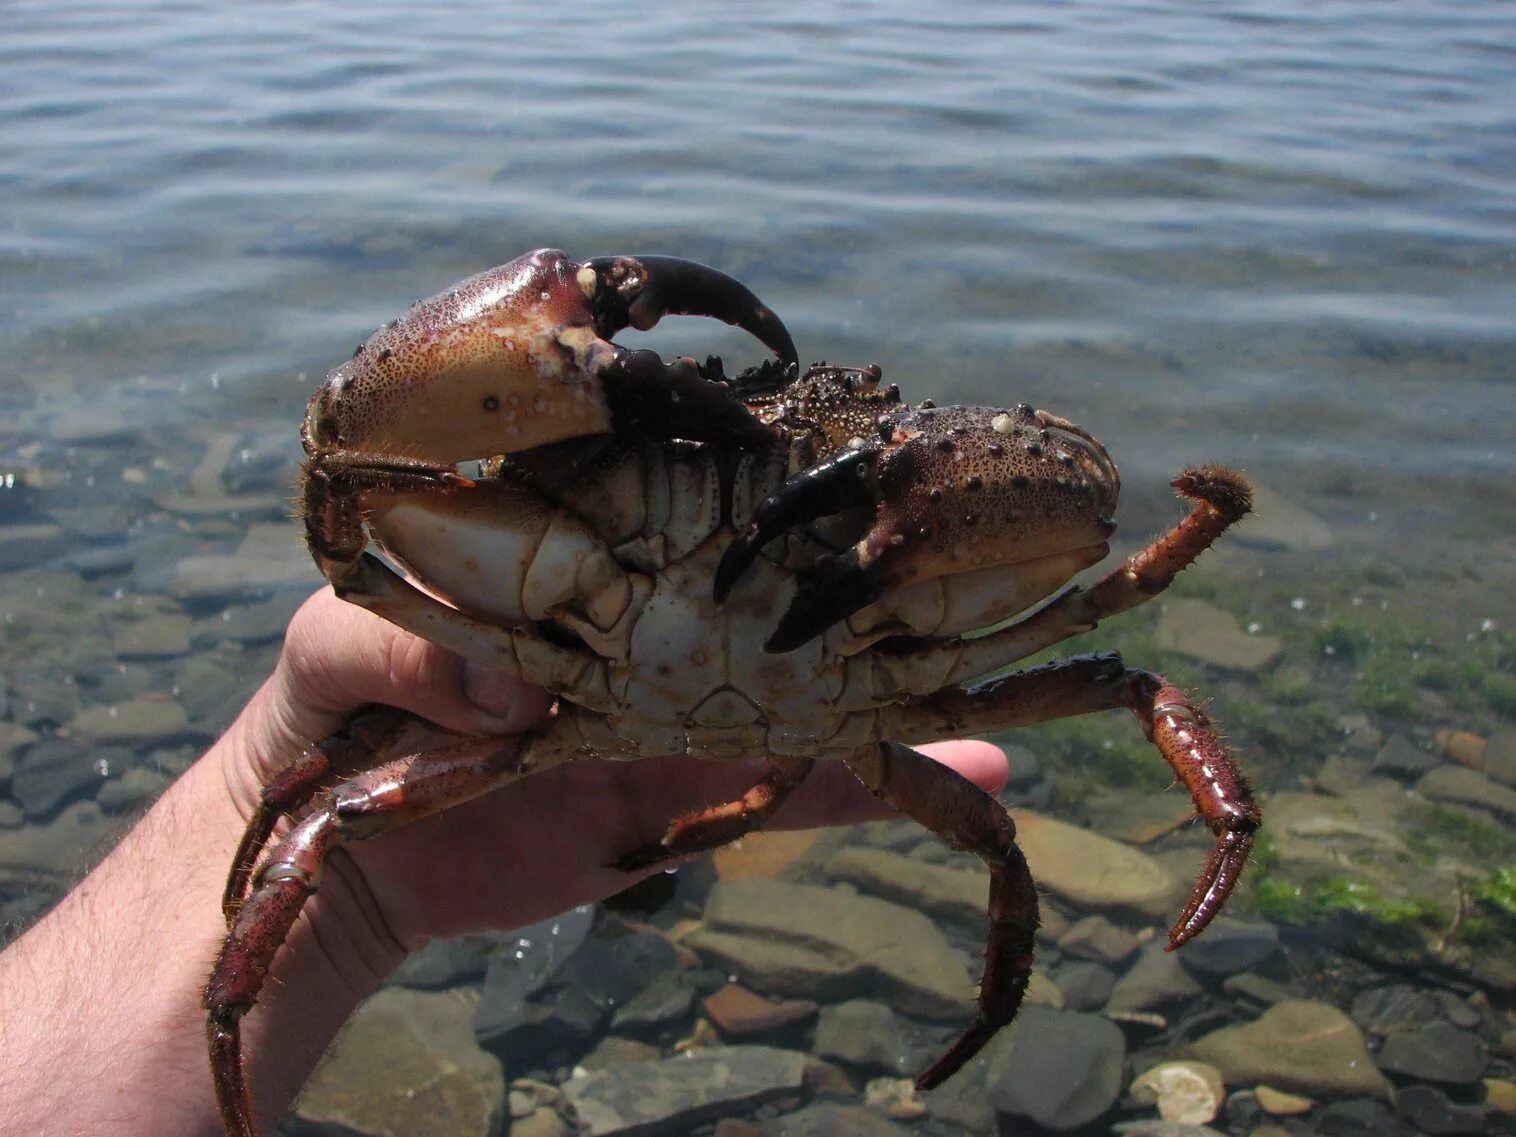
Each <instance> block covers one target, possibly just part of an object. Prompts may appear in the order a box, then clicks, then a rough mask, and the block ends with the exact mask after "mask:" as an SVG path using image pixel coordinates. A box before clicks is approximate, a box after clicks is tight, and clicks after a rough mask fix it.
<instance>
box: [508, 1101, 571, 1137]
mask: <svg viewBox="0 0 1516 1137" xmlns="http://www.w3.org/2000/svg"><path fill="white" fill-rule="evenodd" d="M566 1133H568V1123H567V1122H565V1121H564V1120H563V1118H561V1117H559V1116H558V1111H557V1110H554V1109H550V1108H548V1107H547V1106H543V1107H542V1108H541V1109H534V1110H533V1111H532V1112H531V1113H529V1114H527V1115H526V1116H525V1117H523V1118H520V1119H519V1120H516V1121H512V1122H511V1137H564V1135H565V1134H566Z"/></svg>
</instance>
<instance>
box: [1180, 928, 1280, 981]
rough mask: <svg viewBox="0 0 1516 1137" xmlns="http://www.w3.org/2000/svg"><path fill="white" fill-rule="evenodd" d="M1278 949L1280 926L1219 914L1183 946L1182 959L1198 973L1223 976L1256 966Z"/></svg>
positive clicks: (1183, 962)
mask: <svg viewBox="0 0 1516 1137" xmlns="http://www.w3.org/2000/svg"><path fill="white" fill-rule="evenodd" d="M1278 950H1279V929H1278V928H1276V927H1275V926H1274V925H1273V924H1262V923H1256V922H1253V921H1248V920H1238V919H1236V918H1235V917H1232V916H1218V917H1217V918H1216V919H1214V920H1212V921H1211V923H1210V925H1209V926H1208V927H1207V928H1206V930H1205V934H1204V935H1201V936H1196V937H1195V938H1194V939H1193V940H1191V941H1190V942H1189V943H1187V944H1185V945H1184V949H1183V950H1182V951H1179V952H1177V953H1175V954H1177V955H1178V956H1179V962H1181V963H1182V964H1184V965H1185V966H1186V967H1187V968H1189V969H1190V971H1191V972H1193V973H1195V974H1197V975H1207V976H1215V977H1216V978H1224V977H1225V976H1228V975H1235V974H1237V973H1238V972H1239V971H1247V970H1248V969H1250V968H1253V967H1257V966H1258V965H1259V964H1260V963H1262V962H1264V961H1265V960H1266V959H1268V958H1269V957H1270V956H1272V955H1274V953H1275V952H1277V951H1278Z"/></svg>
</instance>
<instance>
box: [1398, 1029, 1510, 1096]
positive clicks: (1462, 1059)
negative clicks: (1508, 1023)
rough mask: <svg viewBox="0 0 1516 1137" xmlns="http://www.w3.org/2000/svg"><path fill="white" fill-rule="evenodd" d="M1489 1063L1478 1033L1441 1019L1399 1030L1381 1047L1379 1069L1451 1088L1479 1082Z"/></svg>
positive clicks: (1488, 1057)
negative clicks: (1412, 1028) (1410, 1028)
mask: <svg viewBox="0 0 1516 1137" xmlns="http://www.w3.org/2000/svg"><path fill="white" fill-rule="evenodd" d="M1489 1061H1490V1056H1489V1054H1488V1053H1486V1051H1485V1048H1484V1043H1482V1042H1480V1041H1479V1036H1478V1035H1477V1034H1474V1033H1473V1032H1472V1031H1467V1030H1459V1029H1458V1028H1457V1027H1456V1026H1453V1025H1452V1024H1451V1023H1445V1022H1443V1021H1442V1020H1440V1019H1434V1020H1433V1021H1432V1022H1428V1023H1423V1024H1422V1025H1421V1026H1419V1027H1417V1028H1416V1029H1414V1030H1401V1031H1396V1032H1395V1033H1394V1034H1391V1035H1390V1036H1389V1037H1387V1038H1386V1039H1385V1040H1384V1045H1383V1046H1382V1047H1380V1048H1379V1068H1380V1069H1381V1070H1383V1071H1384V1072H1385V1073H1387V1074H1394V1075H1396V1076H1398V1077H1402V1078H1409V1079H1412V1080H1414V1081H1418V1082H1437V1083H1438V1084H1440V1085H1448V1086H1467V1085H1472V1084H1474V1083H1475V1082H1477V1081H1479V1079H1480V1078H1481V1077H1483V1076H1484V1071H1485V1067H1486V1066H1488V1065H1489Z"/></svg>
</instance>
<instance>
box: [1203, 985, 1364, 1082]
mask: <svg viewBox="0 0 1516 1137" xmlns="http://www.w3.org/2000/svg"><path fill="white" fill-rule="evenodd" d="M1189 1053H1190V1056H1192V1057H1195V1058H1198V1059H1200V1060H1201V1061H1202V1062H1209V1063H1210V1064H1211V1065H1213V1066H1215V1067H1216V1068H1217V1069H1218V1070H1220V1071H1221V1073H1222V1076H1223V1077H1224V1078H1225V1079H1226V1080H1227V1083H1228V1084H1229V1085H1237V1084H1242V1085H1249V1084H1253V1083H1257V1082H1266V1083H1268V1084H1269V1085H1271V1086H1277V1087H1279V1088H1281V1089H1286V1090H1292V1091H1295V1092H1298V1093H1303V1094H1309V1095H1312V1096H1315V1097H1324V1098H1334V1097H1351V1096H1362V1095H1368V1096H1373V1097H1379V1098H1384V1097H1388V1096H1389V1086H1388V1084H1387V1083H1386V1082H1385V1080H1384V1078H1383V1076H1382V1075H1381V1074H1380V1073H1379V1071H1378V1070H1377V1069H1375V1067H1374V1061H1373V1059H1372V1057H1370V1055H1369V1051H1368V1047H1367V1046H1365V1045H1364V1041H1363V1035H1362V1033H1361V1032H1360V1031H1359V1029H1358V1026H1357V1024H1355V1023H1354V1022H1353V1020H1352V1019H1350V1018H1348V1017H1347V1015H1345V1014H1343V1013H1342V1012H1341V1011H1339V1010H1338V1009H1337V1008H1336V1007H1333V1006H1331V1005H1330V1004H1327V1003H1318V1002H1314V1001H1310V1000H1303V999H1295V1000H1291V1001H1289V1002H1285V1003H1279V1004H1276V1005H1275V1006H1273V1007H1271V1008H1269V1009H1268V1010H1267V1011H1265V1012H1264V1013H1263V1015H1262V1016H1260V1017H1259V1018H1258V1019H1257V1020H1256V1021H1254V1022H1251V1023H1245V1024H1243V1025H1242V1026H1233V1027H1224V1028H1222V1029H1221V1030H1218V1031H1215V1032H1213V1033H1211V1034H1208V1035H1205V1036H1204V1037H1203V1038H1199V1039H1197V1040H1196V1041H1195V1042H1194V1043H1192V1044H1191V1045H1190V1047H1189Z"/></svg>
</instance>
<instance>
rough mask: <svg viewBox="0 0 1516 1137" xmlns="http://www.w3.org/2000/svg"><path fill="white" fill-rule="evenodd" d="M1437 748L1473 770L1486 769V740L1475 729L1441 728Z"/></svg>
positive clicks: (1437, 736) (1437, 735) (1437, 737)
mask: <svg viewBox="0 0 1516 1137" xmlns="http://www.w3.org/2000/svg"><path fill="white" fill-rule="evenodd" d="M1435 737H1436V739H1437V749H1439V750H1440V751H1442V753H1443V754H1444V755H1445V756H1446V757H1448V758H1451V759H1452V760H1453V761H1454V762H1457V763H1458V764H1459V765H1460V766H1467V767H1468V768H1469V769H1471V770H1483V769H1484V748H1485V745H1486V743H1485V740H1484V739H1483V738H1481V737H1480V736H1479V735H1477V734H1475V733H1474V732H1473V731H1468V730H1439V731H1438V732H1437V734H1436V736H1435Z"/></svg>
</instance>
